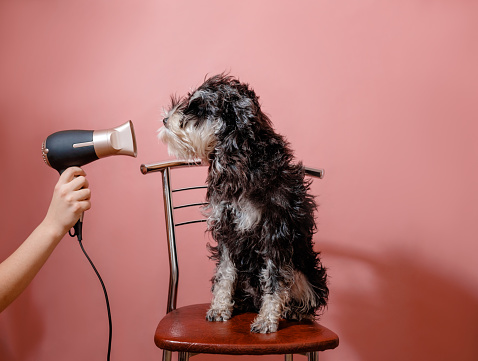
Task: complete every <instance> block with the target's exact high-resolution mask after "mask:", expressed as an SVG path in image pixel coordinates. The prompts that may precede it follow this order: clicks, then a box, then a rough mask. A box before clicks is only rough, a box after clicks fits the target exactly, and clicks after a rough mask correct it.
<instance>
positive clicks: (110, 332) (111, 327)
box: [78, 233, 113, 361]
mask: <svg viewBox="0 0 478 361" xmlns="http://www.w3.org/2000/svg"><path fill="white" fill-rule="evenodd" d="M80 234H81V233H80ZM81 238H82V237H81V235H80V236H78V242H79V243H80V247H81V250H82V251H83V253H84V254H85V256H86V258H87V259H88V261H89V262H90V264H91V267H93V270H94V271H95V273H96V276H98V279H99V280H100V283H101V287H103V292H104V294H105V300H106V309H107V310H108V324H109V336H108V354H107V356H106V360H107V361H110V355H111V339H112V336H113V324H112V322H111V310H110V302H109V301H108V293H107V292H106V287H105V284H104V282H103V280H102V279H101V276H100V273H99V272H98V270H97V269H96V267H95V265H94V264H93V262H92V261H91V258H90V257H89V256H88V253H86V251H85V248H84V247H83V243H82V239H81Z"/></svg>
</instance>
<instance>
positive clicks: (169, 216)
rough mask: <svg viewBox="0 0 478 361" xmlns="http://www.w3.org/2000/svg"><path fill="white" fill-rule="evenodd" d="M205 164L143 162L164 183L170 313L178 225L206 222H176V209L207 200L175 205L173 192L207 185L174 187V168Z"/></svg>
mask: <svg viewBox="0 0 478 361" xmlns="http://www.w3.org/2000/svg"><path fill="white" fill-rule="evenodd" d="M195 166H205V164H203V163H201V161H187V160H176V161H167V162H160V163H153V164H142V165H141V173H143V174H149V173H154V172H161V174H162V184H163V200H164V214H165V217H166V236H167V241H168V253H169V270H170V273H169V289H168V303H167V309H166V312H167V313H169V312H171V311H172V310H174V309H176V302H177V295H178V284H179V265H178V257H177V251H176V227H180V226H184V225H187V224H192V223H199V222H206V221H207V220H206V219H205V218H201V219H194V220H189V221H186V222H180V223H175V222H174V210H175V209H180V208H186V207H195V206H202V205H206V204H207V203H206V202H195V203H187V204H182V205H179V206H174V205H173V193H176V192H187V191H191V190H195V189H203V188H204V189H206V188H207V185H201V186H190V187H185V188H177V189H173V188H172V186H171V173H172V170H174V169H178V168H185V167H195ZM304 171H305V174H306V175H307V176H310V177H315V178H323V176H324V170H323V169H315V168H310V167H304Z"/></svg>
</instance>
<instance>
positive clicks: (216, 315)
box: [206, 308, 232, 321]
mask: <svg viewBox="0 0 478 361" xmlns="http://www.w3.org/2000/svg"><path fill="white" fill-rule="evenodd" d="M231 315H232V311H231V310H229V309H215V308H210V309H209V311H207V314H206V320H208V321H227V320H229V319H230V318H231Z"/></svg>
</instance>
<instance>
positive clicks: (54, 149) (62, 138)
mask: <svg viewBox="0 0 478 361" xmlns="http://www.w3.org/2000/svg"><path fill="white" fill-rule="evenodd" d="M136 154H137V150H136V138H135V135H134V128H133V123H132V122H131V121H128V122H126V123H124V124H122V125H120V126H118V127H116V128H112V129H104V130H63V131H60V132H56V133H53V134H51V135H49V136H48V137H47V138H46V139H45V141H44V142H43V144H42V155H43V160H44V161H45V163H46V164H47V165H49V166H50V167H52V168H54V169H56V170H57V171H58V172H59V173H60V174H61V173H63V172H64V171H65V169H67V168H68V167H72V166H77V167H81V166H83V165H85V164H88V163H91V162H93V161H95V160H97V159H100V158H104V157H108V156H111V155H129V156H132V157H136ZM82 224H83V216H82V217H81V218H80V220H79V221H78V222H77V223H76V224H75V227H74V230H75V233H74V234H71V233H70V235H71V236H72V237H74V236H77V237H78V240H79V241H81V238H82Z"/></svg>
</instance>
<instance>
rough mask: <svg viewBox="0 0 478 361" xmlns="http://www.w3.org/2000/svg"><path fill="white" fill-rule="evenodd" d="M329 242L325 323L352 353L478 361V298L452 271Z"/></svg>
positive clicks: (370, 359) (371, 359) (371, 360)
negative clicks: (328, 278)
mask: <svg viewBox="0 0 478 361" xmlns="http://www.w3.org/2000/svg"><path fill="white" fill-rule="evenodd" d="M321 243H322V245H321V249H322V251H323V255H324V259H325V260H326V261H328V262H327V263H328V264H330V266H331V267H330V268H329V274H330V276H331V277H330V284H331V298H330V303H329V310H327V311H326V314H325V315H324V319H325V320H324V325H327V322H329V323H330V324H332V325H334V327H336V328H337V329H334V331H336V332H337V333H338V334H339V337H340V340H341V347H342V348H343V352H344V353H347V354H348V355H349V356H350V354H355V355H356V359H357V360H358V359H360V360H367V361H382V360H387V361H395V360H417V361H418V360H462V361H464V360H470V361H471V360H477V359H478V347H477V346H476V340H475V339H476V335H477V331H478V298H477V297H476V296H475V295H473V293H472V292H470V291H469V290H468V289H467V288H466V287H465V286H464V284H465V282H464V280H460V279H453V278H452V277H453V276H452V275H447V274H446V273H445V270H446V269H447V268H448V267H442V268H440V263H438V262H437V263H436V264H433V261H432V260H430V259H425V260H423V262H421V260H420V257H419V256H418V255H412V254H407V253H404V252H400V251H393V252H387V253H385V254H380V255H377V254H374V255H370V254H365V253H360V252H357V251H351V250H347V249H340V248H337V247H335V246H332V245H330V244H328V243H327V242H325V243H324V242H321ZM339 267H340V269H339ZM347 269H348V270H349V271H345V272H344V273H345V275H343V274H342V272H343V270H347ZM339 273H340V274H339ZM334 274H336V275H337V276H336V277H334ZM341 347H339V349H340V348H341ZM339 349H337V350H336V351H334V352H340V351H339ZM327 357H329V355H327ZM349 358H350V357H349ZM327 359H329V358H327ZM330 359H331V360H332V359H334V360H335V359H336V358H335V356H332V353H331V354H330ZM339 359H340V358H339Z"/></svg>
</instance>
